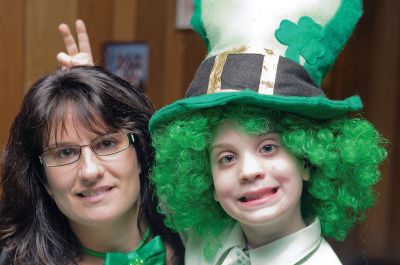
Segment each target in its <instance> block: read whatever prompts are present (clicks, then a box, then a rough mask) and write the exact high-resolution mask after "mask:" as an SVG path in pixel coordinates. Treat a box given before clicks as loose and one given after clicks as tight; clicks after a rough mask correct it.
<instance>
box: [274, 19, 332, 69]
mask: <svg viewBox="0 0 400 265" xmlns="http://www.w3.org/2000/svg"><path fill="white" fill-rule="evenodd" d="M323 36H324V30H323V28H322V26H321V25H319V24H318V23H316V22H315V21H314V20H313V19H312V18H310V17H306V16H304V17H301V18H300V19H299V22H298V24H297V25H296V24H295V23H293V22H291V21H289V20H287V19H285V20H282V22H281V24H280V27H279V29H277V30H276V31H275V37H276V38H277V39H278V40H279V41H280V42H281V43H282V44H285V45H287V46H288V48H287V50H286V54H285V56H286V57H287V58H290V59H291V60H293V61H295V62H296V63H299V60H300V59H299V57H300V55H301V56H303V57H304V58H305V59H306V61H307V63H309V64H314V63H316V61H317V59H318V58H320V57H322V56H323V55H324V53H325V48H324V47H323V46H322V45H321V44H320V43H319V41H320V40H321V39H322V37H323Z"/></svg>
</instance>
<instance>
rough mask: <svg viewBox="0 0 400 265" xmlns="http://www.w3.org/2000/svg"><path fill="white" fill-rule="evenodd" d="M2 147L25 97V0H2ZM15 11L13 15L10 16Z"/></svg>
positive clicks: (0, 127) (0, 144) (0, 37)
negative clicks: (23, 86)
mask: <svg viewBox="0 0 400 265" xmlns="http://www.w3.org/2000/svg"><path fill="white" fill-rule="evenodd" d="M0 7H1V8H0V58H1V59H0V149H1V148H2V147H3V146H4V144H5V142H6V139H7V138H8V131H9V127H10V125H11V122H12V120H13V118H14V116H15V114H16V113H17V111H18V108H19V106H20V101H21V98H22V93H23V89H22V80H23V79H22V78H23V55H24V54H23V48H22V47H23V45H22V44H23V41H22V40H23V32H24V31H23V25H24V9H23V7H24V6H23V0H14V1H8V0H0ZM10 14H12V16H10Z"/></svg>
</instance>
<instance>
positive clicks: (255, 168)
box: [240, 153, 265, 181]
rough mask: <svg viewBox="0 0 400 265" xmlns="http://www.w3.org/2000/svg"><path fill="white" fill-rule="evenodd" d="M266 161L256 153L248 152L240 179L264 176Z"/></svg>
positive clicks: (248, 179) (243, 161)
mask: <svg viewBox="0 0 400 265" xmlns="http://www.w3.org/2000/svg"><path fill="white" fill-rule="evenodd" d="M263 163H265V161H263V160H262V159H260V158H259V157H257V155H255V154H251V153H246V154H244V156H243V159H242V165H241V173H240V179H241V180H242V181H252V180H254V179H257V178H264V176H265V172H264V168H265V167H264V164H263Z"/></svg>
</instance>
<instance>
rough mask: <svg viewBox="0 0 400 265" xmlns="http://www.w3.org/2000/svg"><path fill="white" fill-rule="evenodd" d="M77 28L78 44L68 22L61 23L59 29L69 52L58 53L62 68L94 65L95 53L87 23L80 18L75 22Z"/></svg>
mask: <svg viewBox="0 0 400 265" xmlns="http://www.w3.org/2000/svg"><path fill="white" fill-rule="evenodd" d="M75 29H76V33H77V36H78V45H77V44H76V41H75V39H74V36H73V35H72V34H71V31H70V29H69V27H68V25H67V24H60V26H58V30H59V31H60V33H61V35H62V37H63V40H64V44H65V48H66V49H67V53H65V52H59V53H58V54H57V61H58V62H59V63H60V64H61V67H62V68H71V67H73V66H79V65H90V66H93V65H94V63H93V55H92V51H91V48H90V42H89V36H88V34H87V32H86V27H85V23H83V21H82V20H80V19H78V20H77V21H76V22H75Z"/></svg>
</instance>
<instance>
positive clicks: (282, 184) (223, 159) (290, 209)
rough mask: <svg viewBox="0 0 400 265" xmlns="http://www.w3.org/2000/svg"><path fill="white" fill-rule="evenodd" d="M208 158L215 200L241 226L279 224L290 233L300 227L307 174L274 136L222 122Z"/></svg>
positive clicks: (277, 136) (276, 135)
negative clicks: (249, 131)
mask: <svg viewBox="0 0 400 265" xmlns="http://www.w3.org/2000/svg"><path fill="white" fill-rule="evenodd" d="M210 160H211V170H212V175H213V181H214V188H215V194H214V196H215V199H216V200H217V201H219V203H220V204H221V206H222V208H223V209H224V210H225V211H226V213H227V214H229V215H230V216H231V217H232V218H234V219H236V220H238V221H239V222H240V223H241V225H242V227H243V226H248V227H255V226H265V225H268V224H271V223H275V224H277V222H279V224H280V225H282V227H287V229H289V230H291V229H292V230H293V229H294V228H293V226H296V224H297V223H298V222H301V223H303V224H304V222H303V220H302V218H301V212H300V197H301V192H302V188H303V180H308V179H309V170H308V169H307V168H306V169H305V168H304V163H302V161H300V160H299V159H297V158H296V157H294V156H293V155H292V154H290V153H289V152H288V151H287V150H286V149H285V148H284V147H283V146H282V144H281V141H280V137H279V135H278V134H276V133H267V134H263V135H249V134H246V133H245V132H243V131H242V130H241V129H240V128H239V127H238V125H236V124H235V123H233V122H229V121H228V122H225V123H224V124H223V125H221V127H220V128H219V129H218V131H217V134H216V137H215V140H214V142H213V143H212V145H211V149H210ZM283 230H285V229H283ZM282 232H283V233H286V232H288V231H286V232H285V231H282Z"/></svg>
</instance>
